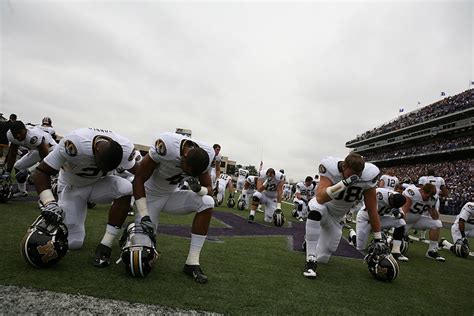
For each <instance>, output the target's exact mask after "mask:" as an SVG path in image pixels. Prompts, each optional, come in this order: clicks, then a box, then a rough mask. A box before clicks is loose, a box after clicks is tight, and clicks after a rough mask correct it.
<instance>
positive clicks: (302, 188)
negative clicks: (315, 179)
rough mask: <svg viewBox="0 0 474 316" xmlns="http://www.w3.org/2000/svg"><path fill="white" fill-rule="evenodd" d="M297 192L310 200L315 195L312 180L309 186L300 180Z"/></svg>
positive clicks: (306, 199)
mask: <svg viewBox="0 0 474 316" xmlns="http://www.w3.org/2000/svg"><path fill="white" fill-rule="evenodd" d="M296 193H300V194H301V199H302V200H303V201H306V202H308V201H309V200H311V199H312V197H313V196H314V184H313V183H312V182H311V184H310V185H309V186H306V184H305V183H304V182H298V183H297V184H296Z"/></svg>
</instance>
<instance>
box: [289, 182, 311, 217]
mask: <svg viewBox="0 0 474 316" xmlns="http://www.w3.org/2000/svg"><path fill="white" fill-rule="evenodd" d="M313 196H314V184H313V178H312V177H311V176H307V177H306V179H305V180H304V182H298V183H297V184H296V193H295V199H294V200H293V203H294V204H295V209H294V211H293V217H295V218H296V219H297V220H298V221H300V222H302V221H304V220H305V219H306V217H307V216H308V202H309V201H310V200H311V199H312V198H313Z"/></svg>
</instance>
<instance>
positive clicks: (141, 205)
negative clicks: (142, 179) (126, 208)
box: [135, 196, 149, 217]
mask: <svg viewBox="0 0 474 316" xmlns="http://www.w3.org/2000/svg"><path fill="white" fill-rule="evenodd" d="M135 205H136V206H137V211H138V214H140V217H144V216H149V215H148V208H147V206H146V197H144V196H143V197H141V198H139V199H138V200H135Z"/></svg>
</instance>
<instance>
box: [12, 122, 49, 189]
mask: <svg viewBox="0 0 474 316" xmlns="http://www.w3.org/2000/svg"><path fill="white" fill-rule="evenodd" d="M7 138H8V141H9V142H10V149H9V151H8V157H7V162H6V168H5V171H4V172H5V173H6V174H7V175H9V174H10V173H11V171H12V169H13V168H15V173H16V180H17V183H18V192H17V193H15V194H14V195H13V197H19V196H27V195H28V191H27V190H26V180H27V178H28V168H30V167H32V166H34V165H35V164H36V163H37V162H39V161H41V160H42V159H44V158H45V157H46V156H47V155H48V153H49V152H50V151H52V150H53V149H54V147H55V146H56V142H55V141H54V140H53V139H52V138H51V135H49V134H48V133H46V132H44V131H43V130H41V129H40V128H38V127H31V128H26V126H25V124H23V122H22V121H15V122H12V123H11V125H10V130H9V131H8V132H7ZM20 146H21V147H25V148H27V149H28V153H27V154H26V155H24V156H23V157H21V158H20V159H19V160H17V161H16V162H15V160H16V158H17V154H18V148H19V147H20Z"/></svg>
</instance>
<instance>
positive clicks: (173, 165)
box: [145, 132, 215, 194]
mask: <svg viewBox="0 0 474 316" xmlns="http://www.w3.org/2000/svg"><path fill="white" fill-rule="evenodd" d="M186 142H192V143H194V144H195V145H196V146H198V147H200V148H202V149H204V150H205V151H206V152H207V154H208V155H209V165H208V167H207V168H206V171H210V169H211V163H212V159H213V157H214V155H215V152H214V149H213V148H212V147H211V146H209V145H208V144H205V143H201V142H197V141H194V140H191V139H190V138H189V137H187V136H184V135H181V134H176V133H169V132H165V133H162V134H160V135H159V137H158V139H157V140H156V141H155V144H154V145H152V146H151V147H150V150H149V152H148V154H149V156H150V158H151V159H153V161H154V162H156V163H157V164H158V166H157V167H156V168H155V170H154V172H153V174H152V175H151V177H150V179H148V181H147V182H146V183H145V187H146V189H147V194H148V193H149V192H152V194H153V192H156V193H158V194H161V193H170V192H174V191H176V190H178V185H179V183H180V182H181V181H182V180H183V178H184V177H185V176H186V175H185V174H184V173H183V169H181V151H182V148H183V147H184V145H185V143H186Z"/></svg>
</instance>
